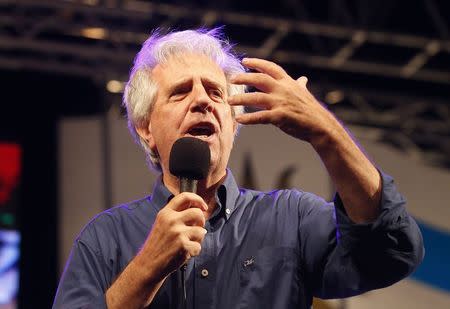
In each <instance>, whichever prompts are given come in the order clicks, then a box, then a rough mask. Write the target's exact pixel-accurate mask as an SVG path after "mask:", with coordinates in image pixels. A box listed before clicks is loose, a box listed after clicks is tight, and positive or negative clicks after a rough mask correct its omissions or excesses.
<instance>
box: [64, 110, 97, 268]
mask: <svg viewBox="0 0 450 309" xmlns="http://www.w3.org/2000/svg"><path fill="white" fill-rule="evenodd" d="M101 147H102V141H101V123H100V121H99V120H98V119H96V118H75V119H63V120H61V121H60V123H59V208H58V209H59V213H58V217H59V220H58V221H59V235H58V236H59V237H58V238H59V263H60V267H61V268H60V271H62V269H63V267H64V264H65V262H66V259H67V257H68V255H69V252H70V248H71V247H72V243H73V240H74V239H75V237H76V236H77V235H78V234H79V232H80V230H81V229H82V227H83V226H84V225H86V223H87V222H88V221H89V220H90V219H91V218H92V217H94V216H95V215H96V214H97V213H99V212H100V211H102V210H103V209H104V184H103V159H102V151H101Z"/></svg>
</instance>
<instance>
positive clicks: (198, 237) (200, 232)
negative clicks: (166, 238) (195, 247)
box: [185, 226, 207, 243]
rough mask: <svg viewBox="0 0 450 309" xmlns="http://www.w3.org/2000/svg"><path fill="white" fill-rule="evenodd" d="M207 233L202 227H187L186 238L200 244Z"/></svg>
mask: <svg viewBox="0 0 450 309" xmlns="http://www.w3.org/2000/svg"><path fill="white" fill-rule="evenodd" d="M206 233H207V231H206V229H205V228H203V227H199V226H189V227H187V229H186V234H185V235H186V236H187V238H189V240H190V241H196V242H198V243H201V242H202V241H203V238H205V235H206Z"/></svg>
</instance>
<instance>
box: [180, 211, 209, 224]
mask: <svg viewBox="0 0 450 309" xmlns="http://www.w3.org/2000/svg"><path fill="white" fill-rule="evenodd" d="M179 214H180V216H181V222H183V223H184V224H186V225H189V226H201V227H203V226H205V222H206V219H205V215H204V214H203V212H202V210H201V209H199V208H188V209H185V210H183V211H181V212H179Z"/></svg>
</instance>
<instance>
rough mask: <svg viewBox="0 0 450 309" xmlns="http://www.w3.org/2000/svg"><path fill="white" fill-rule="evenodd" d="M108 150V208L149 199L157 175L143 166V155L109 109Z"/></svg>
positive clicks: (121, 122)
mask: <svg viewBox="0 0 450 309" xmlns="http://www.w3.org/2000/svg"><path fill="white" fill-rule="evenodd" d="M108 122H109V127H110V141H111V143H110V148H111V186H112V190H111V191H112V199H111V200H112V204H113V205H117V204H122V203H126V202H129V201H132V200H136V199H138V198H142V197H144V196H146V195H149V194H150V193H151V192H152V189H153V183H154V181H155V179H156V177H157V173H156V172H154V171H153V170H150V168H149V167H148V166H147V164H146V162H145V155H144V151H143V150H141V148H140V147H139V146H138V145H137V144H136V143H134V141H133V138H132V137H131V135H130V133H129V132H128V128H127V123H126V121H125V120H124V119H123V117H121V116H120V115H119V111H118V108H112V109H111V112H110V113H109V115H108Z"/></svg>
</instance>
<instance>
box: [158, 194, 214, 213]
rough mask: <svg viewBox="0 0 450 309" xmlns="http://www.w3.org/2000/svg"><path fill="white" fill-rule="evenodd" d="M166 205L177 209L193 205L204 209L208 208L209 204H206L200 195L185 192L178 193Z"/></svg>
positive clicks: (180, 209) (181, 209)
mask: <svg viewBox="0 0 450 309" xmlns="http://www.w3.org/2000/svg"><path fill="white" fill-rule="evenodd" d="M166 207H168V208H170V209H173V210H176V211H183V210H185V209H188V208H191V207H195V208H200V209H201V210H203V211H206V210H208V205H206V203H205V201H204V200H203V199H202V198H201V197H200V196H199V195H197V194H195V193H191V192H183V193H180V194H178V195H176V196H175V197H174V198H173V199H172V200H171V201H170V202H169V203H168V204H167V205H166Z"/></svg>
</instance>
